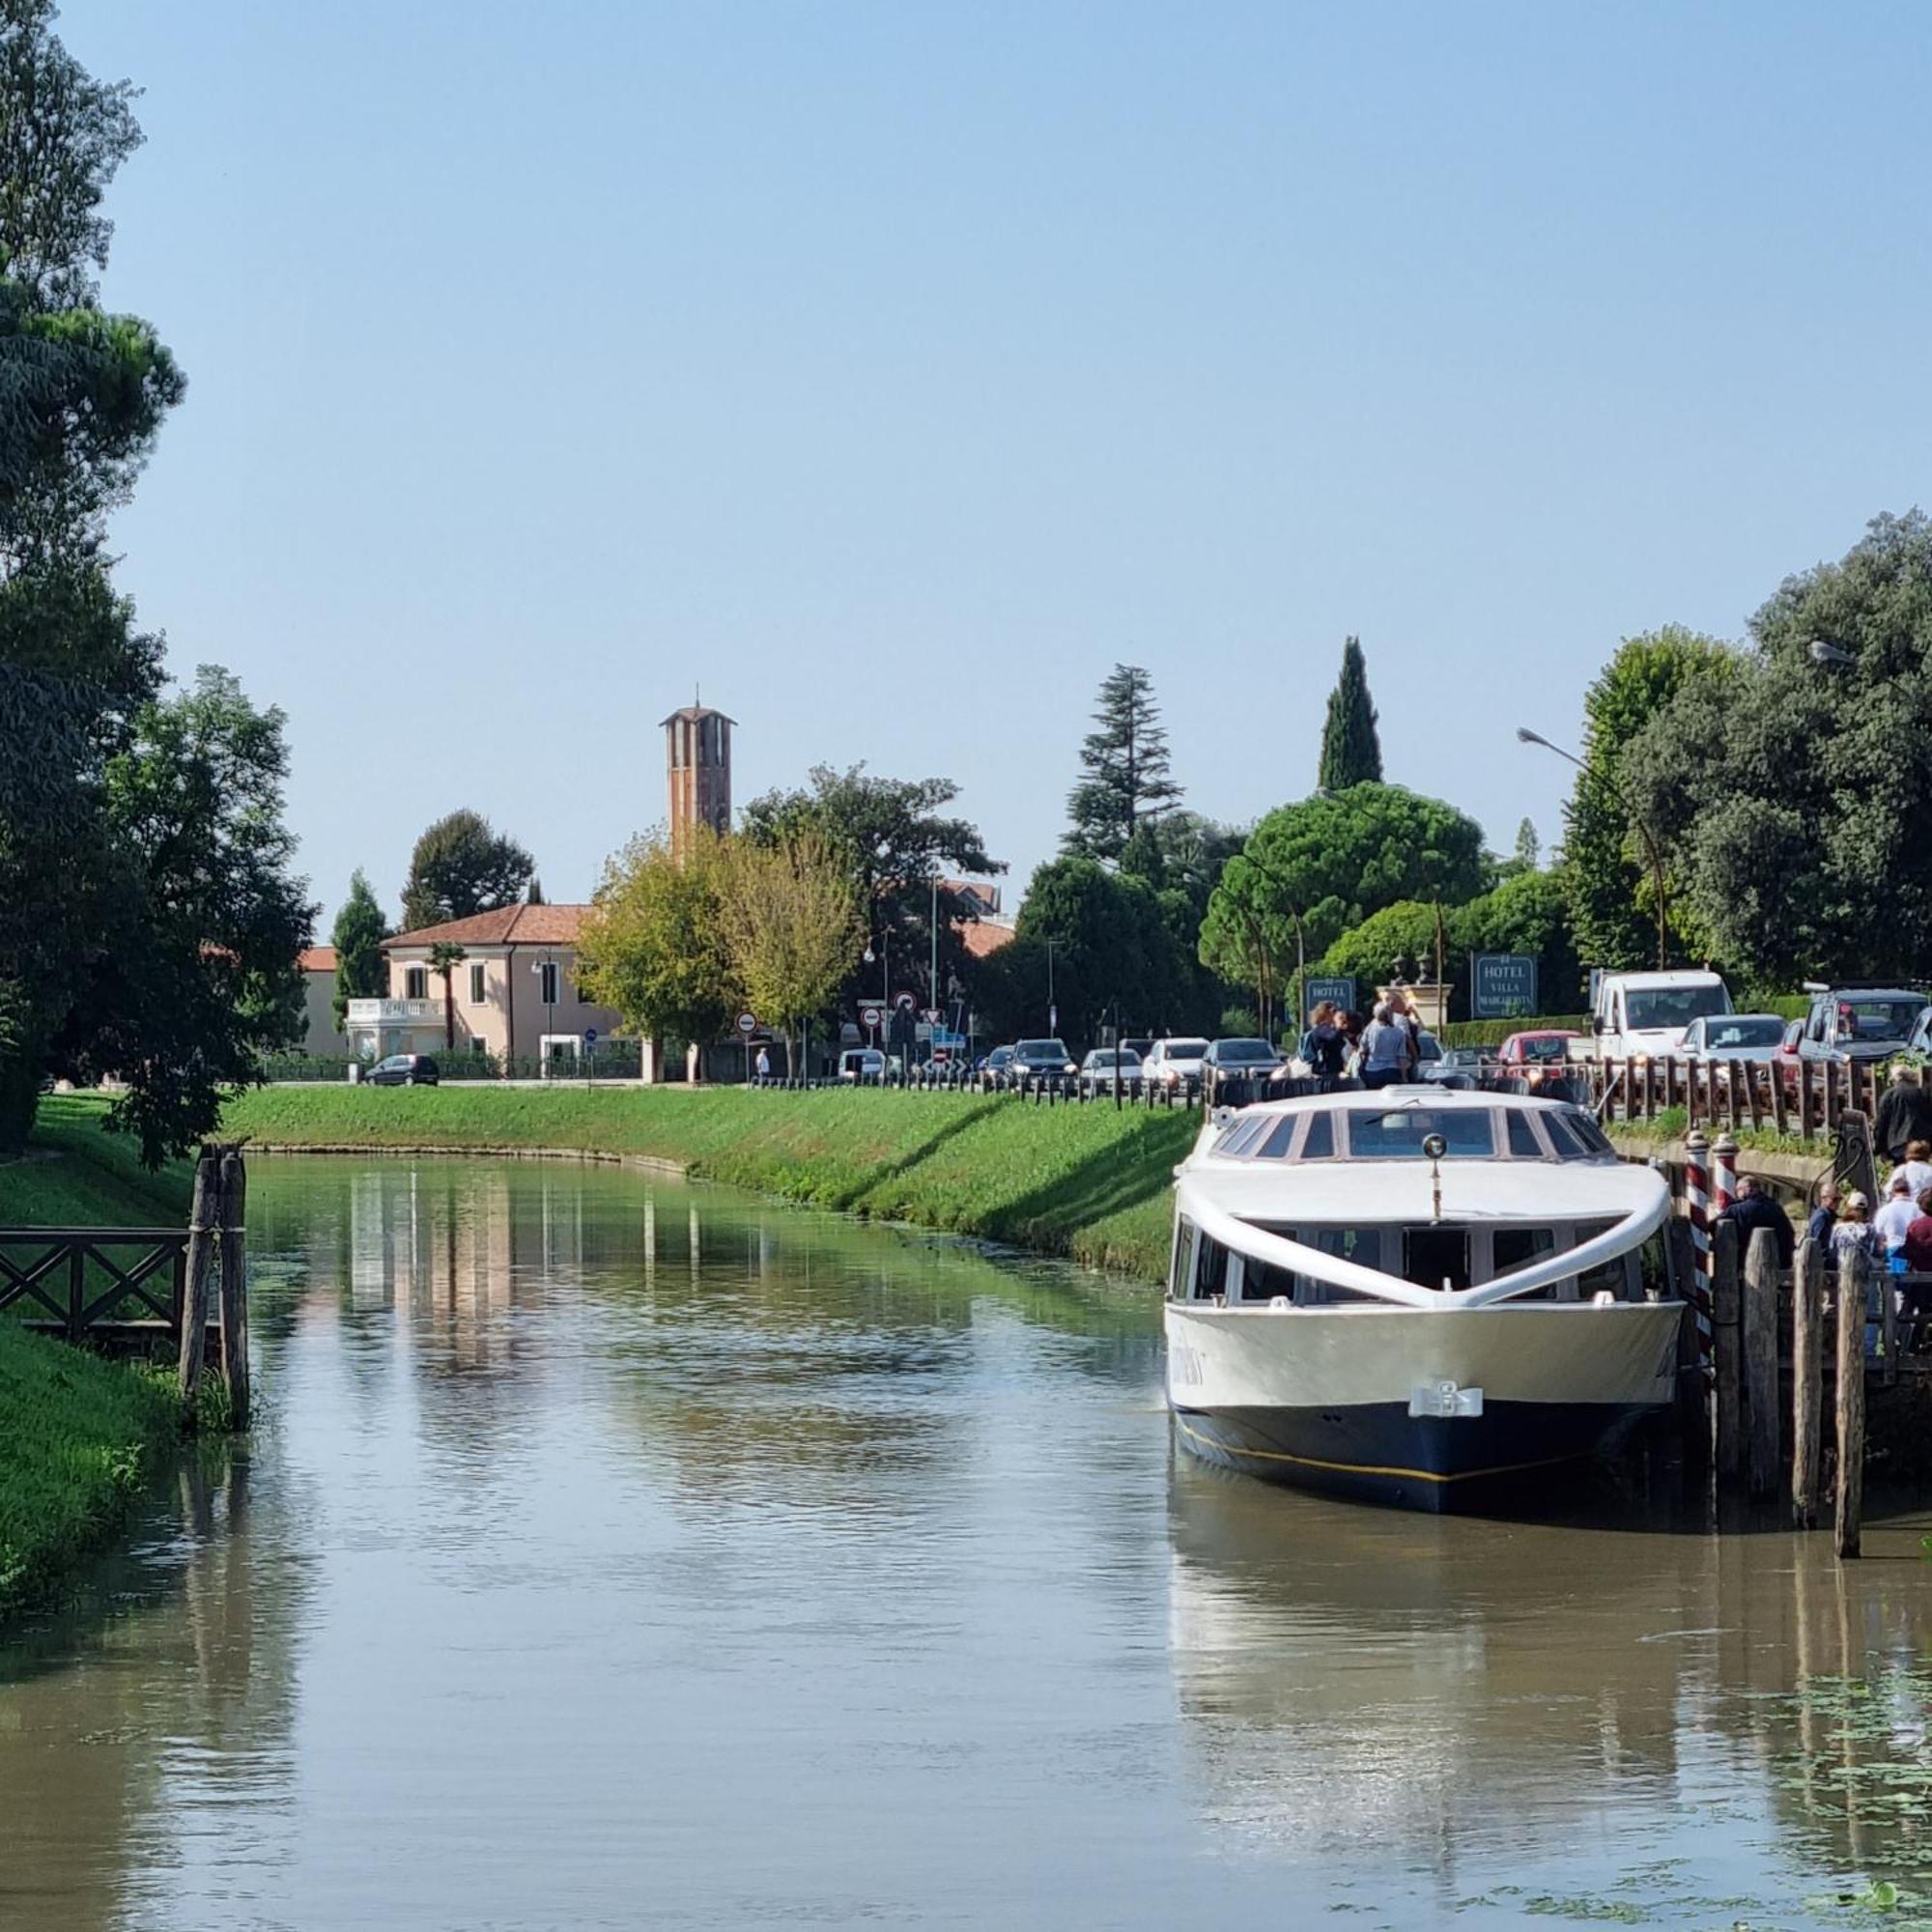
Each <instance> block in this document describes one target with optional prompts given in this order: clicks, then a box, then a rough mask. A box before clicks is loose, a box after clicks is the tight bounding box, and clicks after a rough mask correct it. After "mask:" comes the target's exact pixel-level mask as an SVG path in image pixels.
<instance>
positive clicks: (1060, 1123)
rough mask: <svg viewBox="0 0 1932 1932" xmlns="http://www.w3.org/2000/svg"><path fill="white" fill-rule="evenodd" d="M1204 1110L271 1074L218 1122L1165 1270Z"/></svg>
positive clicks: (256, 1132) (1153, 1276)
mask: <svg viewBox="0 0 1932 1932" xmlns="http://www.w3.org/2000/svg"><path fill="white" fill-rule="evenodd" d="M1199 1127H1200V1116H1199V1115H1198V1114H1189V1113H1186V1112H1181V1111H1177V1112H1173V1113H1169V1112H1166V1111H1164V1110H1163V1111H1160V1112H1156V1113H1149V1112H1147V1111H1146V1110H1145V1109H1135V1108H1124V1109H1122V1110H1120V1111H1118V1112H1117V1111H1116V1110H1115V1109H1114V1108H1112V1107H1110V1106H1105V1105H1090V1106H1085V1107H1073V1106H1058V1107H1050V1108H1049V1107H1035V1106H1032V1105H1029V1104H1025V1103H1022V1102H1020V1101H1018V1100H1015V1099H1013V1098H1010V1097H1007V1096H1001V1095H993V1094H901V1093H894V1092H878V1091H867V1092H864V1093H860V1092H854V1091H849V1090H848V1091H843V1092H839V1091H830V1092H822V1093H814V1094H783V1093H757V1092H753V1091H751V1090H748V1089H744V1088H718V1089H699V1090H696V1091H691V1090H687V1089H682V1088H669V1089H647V1088H637V1087H628V1088H605V1089H594V1088H582V1087H564V1086H558V1087H555V1088H537V1087H481V1086H478V1087H470V1086H467V1085H466V1086H456V1085H451V1086H448V1087H439V1088H398V1087H388V1088H359V1087H349V1086H342V1087H265V1088H258V1089H257V1090H255V1091H254V1092H252V1093H249V1094H243V1095H241V1098H240V1099H238V1100H236V1101H235V1102H234V1103H233V1104H232V1105H231V1106H230V1107H229V1109H228V1112H227V1114H226V1116H225V1118H224V1121H223V1130H224V1131H225V1132H227V1133H230V1134H234V1135H238V1136H240V1135H247V1136H249V1137H250V1138H252V1139H254V1140H256V1141H259V1142H262V1143H264V1144H266V1145H268V1146H270V1147H289V1148H316V1149H322V1148H329V1149H360V1148H370V1149H383V1148H397V1149H402V1148H412V1149H413V1148H436V1149H448V1150H450V1151H464V1150H469V1151H495V1150H509V1151H521V1150H531V1149H556V1150H571V1151H578V1152H584V1153H597V1154H611V1155H642V1156H646V1157H650V1158H654V1159H660V1160H671V1161H676V1162H679V1163H680V1164H682V1165H683V1166H685V1167H686V1168H688V1169H689V1171H690V1172H691V1173H693V1174H696V1175H702V1176H704V1177H706V1178H707V1179H713V1180H724V1181H729V1182H731V1183H732V1184H734V1185H736V1186H740V1187H749V1188H753V1189H756V1190H758V1191H759V1192H761V1193H766V1194H775V1195H779V1196H781V1197H782V1198H783V1199H785V1200H788V1201H799V1202H807V1203H810V1204H811V1205H812V1206H815V1207H821V1208H841V1209H843V1210H845V1211H847V1212H850V1213H855V1214H864V1215H870V1216H874V1217H876V1218H879V1219H882V1220H893V1221H909V1222H913V1223H915V1224H917V1225H918V1226H920V1227H924V1228H936V1229H940V1230H943V1231H945V1232H947V1233H951V1234H959V1235H969V1236H978V1237H980V1238H983V1239H987V1240H996V1241H1008V1242H1011V1243H1012V1244H1014V1245H1015V1246H1018V1247H1026V1248H1032V1249H1035V1250H1037V1251H1038V1252H1040V1253H1044V1254H1054V1255H1067V1256H1070V1257H1071V1258H1072V1259H1074V1260H1075V1261H1078V1262H1082V1263H1084V1264H1088V1265H1090V1266H1094V1267H1101V1268H1107V1269H1109V1270H1112V1271H1114V1272H1117V1273H1122V1274H1129V1275H1134V1276H1138V1277H1139V1278H1140V1279H1142V1280H1146V1281H1157V1280H1159V1279H1160V1278H1161V1277H1162V1276H1163V1275H1164V1274H1165V1273H1166V1271H1167V1253H1168V1238H1169V1216H1170V1212H1171V1209H1170V1206H1169V1200H1168V1188H1169V1183H1170V1182H1171V1180H1172V1179H1173V1172H1174V1165H1175V1163H1176V1162H1177V1161H1178V1160H1179V1159H1180V1158H1181V1157H1182V1156H1183V1155H1184V1154H1185V1153H1186V1151H1187V1149H1188V1147H1189V1146H1190V1145H1191V1143H1192V1141H1193V1139H1194V1136H1195V1134H1196V1132H1197V1131H1198V1130H1199Z"/></svg>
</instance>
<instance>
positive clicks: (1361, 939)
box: [1320, 899, 1460, 1000]
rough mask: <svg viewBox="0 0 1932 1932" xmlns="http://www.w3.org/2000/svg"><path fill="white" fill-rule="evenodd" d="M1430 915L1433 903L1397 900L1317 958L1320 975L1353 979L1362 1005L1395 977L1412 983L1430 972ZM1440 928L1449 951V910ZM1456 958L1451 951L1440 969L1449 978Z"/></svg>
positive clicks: (1432, 929)
mask: <svg viewBox="0 0 1932 1932" xmlns="http://www.w3.org/2000/svg"><path fill="white" fill-rule="evenodd" d="M1435 913H1436V908H1435V903H1434V901H1432V900H1425V899H1398V900H1397V901H1396V902H1395V904H1394V905H1387V906H1383V907H1382V908H1381V910H1380V911H1379V912H1374V913H1371V914H1370V915H1369V917H1368V918H1367V919H1365V920H1363V922H1362V923H1361V924H1359V925H1356V926H1351V927H1350V929H1349V930H1348V931H1347V932H1345V933H1344V934H1343V935H1342V936H1341V938H1339V939H1338V940H1336V941H1335V943H1334V944H1333V945H1332V946H1330V947H1329V948H1328V950H1327V952H1324V953H1323V954H1322V955H1321V965H1320V970H1321V972H1323V973H1348V974H1350V975H1352V976H1353V978H1354V980H1355V985H1356V996H1357V998H1358V999H1364V1000H1366V999H1367V997H1368V993H1369V989H1370V988H1373V987H1375V986H1378V985H1385V984H1386V983H1387V982H1388V981H1389V980H1393V979H1395V978H1397V977H1398V976H1399V977H1401V978H1403V979H1405V980H1414V979H1417V978H1419V977H1421V975H1422V974H1423V972H1424V971H1429V972H1433V971H1434V970H1435ZM1445 923H1446V928H1447V932H1448V933H1449V935H1450V939H1449V947H1450V948H1451V949H1453V947H1454V945H1455V939H1454V934H1455V932H1456V923H1455V912H1454V911H1453V910H1452V911H1451V912H1450V913H1448V914H1446V915H1445ZM1445 950H1447V949H1445ZM1454 959H1455V952H1454V951H1453V950H1450V951H1449V952H1448V958H1447V960H1445V962H1444V963H1445V969H1446V970H1450V971H1451V972H1452V973H1453V965H1454ZM1459 990H1460V989H1459Z"/></svg>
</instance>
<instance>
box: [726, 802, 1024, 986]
mask: <svg viewBox="0 0 1932 1932" xmlns="http://www.w3.org/2000/svg"><path fill="white" fill-rule="evenodd" d="M808 777H809V780H810V782H809V784H808V785H807V786H806V787H805V788H803V789H799V790H792V791H769V792H766V793H765V794H764V795H763V796H762V797H760V798H754V799H753V801H752V802H751V804H750V805H748V806H747V807H746V808H745V811H744V815H743V818H742V820H741V825H742V828H743V829H742V836H743V837H745V838H750V839H752V840H753V842H754V843H759V844H781V843H783V842H784V841H786V840H787V839H790V838H796V837H798V836H799V835H800V834H802V833H805V832H808V831H812V832H817V833H820V834H822V835H823V836H824V837H825V838H826V839H828V840H829V841H830V843H831V844H832V845H833V847H834V848H835V849H836V850H838V852H840V853H841V854H842V855H843V858H844V863H845V866H846V868H847V871H848V874H849V876H850V878H851V880H852V883H853V886H854V887H855V889H856V890H857V893H858V898H859V910H860V913H861V915H862V917H863V918H864V919H865V921H866V925H867V934H868V936H869V937H870V938H871V939H872V940H873V941H874V942H875V943H878V942H883V944H884V946H885V948H886V953H887V958H888V961H889V962H890V963H892V970H893V972H894V974H895V976H896V977H898V978H899V984H900V986H901V987H903V985H904V983H905V980H906V979H907V978H913V977H917V978H918V979H919V980H923V979H925V978H926V977H927V976H928V971H929V963H930V960H931V957H932V952H933V943H932V940H933V923H932V922H933V912H934V910H935V896H936V901H937V907H936V909H937V912H938V917H939V934H938V954H939V984H938V986H937V987H934V988H932V989H931V992H932V995H933V997H932V1000H931V1004H932V1005H934V1006H942V1005H944V1004H945V998H944V993H945V989H946V988H947V987H948V986H949V985H950V984H951V983H952V980H955V979H962V980H963V979H968V978H970V977H971V975H972V973H973V969H974V962H973V961H972V960H971V958H970V957H969V955H968V954H967V952H966V950H965V947H964V945H963V944H962V942H961V941H960V938H959V930H958V928H959V922H960V921H962V920H966V919H970V918H972V917H974V915H973V913H972V910H971V908H970V907H968V906H967V905H966V904H965V902H964V901H963V900H962V899H961V898H960V896H959V895H958V894H957V893H955V892H953V891H952V890H951V889H950V888H949V887H948V886H947V885H946V884H945V880H946V878H947V877H948V876H949V875H950V874H966V875H968V876H971V877H978V878H984V877H989V876H993V875H996V874H998V873H1001V872H1004V871H1005V870H1006V869H1007V868H1006V867H1005V865H1004V864H1003V863H1001V862H1000V861H998V860H996V859H993V858H990V857H989V856H988V855H987V852H986V848H985V845H984V843H983V842H982V840H981V839H980V833H979V830H978V828H977V827H976V826H974V825H973V824H972V823H971V822H970V821H968V820H966V819H963V818H954V817H951V816H949V815H947V814H946V813H945V811H944V810H943V808H945V807H946V806H949V805H951V804H952V801H953V800H954V799H955V798H956V797H958V795H959V787H958V786H957V785H956V784H954V783H953V782H952V780H951V779H883V778H874V777H873V776H872V775H871V774H870V773H868V772H867V770H866V768H865V766H864V765H854V766H852V767H851V768H850V769H849V770H847V771H842V772H841V771H838V770H836V769H835V768H834V767H833V766H831V765H814V766H813V767H812V768H811V771H810V773H809V774H808ZM935 879H937V880H939V881H940V884H939V890H938V892H937V895H935V894H934V891H933V881H934V880H935ZM862 972H863V969H858V968H855V970H854V972H853V974H852V975H850V976H849V977H848V979H847V981H846V985H845V988H844V994H845V998H846V1004H847V1005H848V1006H849V1005H855V1004H856V1003H857V1001H858V1000H859V999H860V998H861V997H862V996H863V997H875V996H876V994H877V992H878V986H877V983H876V981H873V982H871V983H867V984H864V985H862V984H861V983H860V980H861V977H862Z"/></svg>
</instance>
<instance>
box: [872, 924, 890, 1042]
mask: <svg viewBox="0 0 1932 1932" xmlns="http://www.w3.org/2000/svg"><path fill="white" fill-rule="evenodd" d="M874 958H876V959H877V960H878V962H879V1045H880V1047H881V1048H884V1047H885V1045H886V1044H887V1042H888V1041H889V1040H890V1039H891V1038H892V1032H891V1028H892V1018H893V969H892V966H891V965H890V963H889V962H888V960H887V958H886V929H885V927H884V926H883V925H882V926H880V928H879V950H878V952H877V953H874V952H873V951H872V949H871V948H870V947H869V946H868V947H867V948H866V964H867V966H869V965H870V964H871V963H872V961H873V959H874Z"/></svg>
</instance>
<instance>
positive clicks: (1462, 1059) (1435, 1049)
mask: <svg viewBox="0 0 1932 1932" xmlns="http://www.w3.org/2000/svg"><path fill="white" fill-rule="evenodd" d="M1421 1050H1422V1065H1421V1067H1420V1069H1419V1071H1418V1077H1419V1078H1420V1079H1422V1080H1425V1081H1427V1082H1428V1083H1429V1084H1430V1085H1431V1086H1432V1087H1453V1088H1456V1089H1458V1090H1459V1091H1467V1090H1468V1089H1470V1088H1474V1087H1480V1086H1481V1085H1482V1084H1483V1072H1484V1069H1485V1068H1486V1067H1487V1066H1488V1065H1489V1059H1488V1057H1487V1056H1486V1055H1485V1054H1484V1052H1483V1049H1482V1048H1481V1047H1480V1046H1451V1047H1447V1048H1444V1047H1441V1046H1438V1045H1437V1044H1436V1041H1435V1035H1434V1034H1428V1033H1426V1034H1424V1035H1423V1036H1422V1039H1421Z"/></svg>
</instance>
